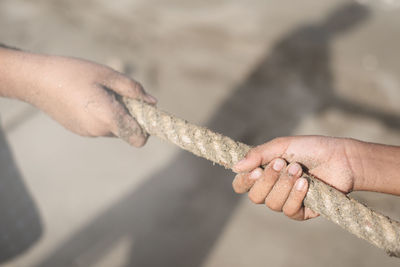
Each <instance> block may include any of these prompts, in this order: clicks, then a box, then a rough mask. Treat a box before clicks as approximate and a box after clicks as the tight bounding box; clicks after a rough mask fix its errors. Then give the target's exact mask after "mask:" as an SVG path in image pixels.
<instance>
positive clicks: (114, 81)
mask: <svg viewBox="0 0 400 267" xmlns="http://www.w3.org/2000/svg"><path fill="white" fill-rule="evenodd" d="M0 59H1V62H2V64H0V81H1V83H0V96H5V97H11V98H16V99H19V100H22V101H25V102H28V103H31V104H32V105H34V106H36V107H38V108H39V109H41V110H43V111H44V112H46V113H47V114H49V115H50V116H51V117H52V118H54V119H55V120H56V121H58V122H59V123H60V124H61V125H63V126H64V127H65V128H67V129H69V130H70V131H72V132H74V133H76V134H79V135H82V136H92V137H97V136H118V137H120V138H121V139H123V140H125V141H127V142H128V143H130V144H131V145H133V146H136V147H140V146H143V145H144V144H145V142H146V140H147V134H146V133H145V132H144V131H143V130H142V129H141V128H140V126H139V125H138V123H137V122H136V121H135V120H134V119H133V118H132V117H131V116H130V115H129V114H128V113H127V111H126V109H125V107H124V106H123V105H122V104H121V103H120V101H119V100H118V97H120V96H126V97H130V98H135V99H141V100H143V101H145V102H148V103H150V104H155V103H156V99H155V98H153V97H152V96H150V95H148V94H146V93H145V91H144V90H143V88H142V86H141V85H140V84H139V83H138V82H136V81H134V80H132V79H131V78H129V77H126V76H124V75H123V74H121V73H119V72H116V71H114V70H112V69H111V68H108V67H106V66H102V65H99V64H96V63H93V62H89V61H85V60H80V59H75V58H68V57H58V56H46V55H39V54H32V53H26V52H22V51H15V50H11V49H6V48H0Z"/></svg>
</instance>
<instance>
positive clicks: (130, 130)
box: [111, 100, 148, 147]
mask: <svg viewBox="0 0 400 267" xmlns="http://www.w3.org/2000/svg"><path fill="white" fill-rule="evenodd" d="M112 108H113V110H112V114H113V118H112V121H111V132H112V133H113V134H114V135H116V136H118V137H119V138H121V139H122V140H124V141H126V142H127V143H129V144H130V145H132V146H135V147H142V146H144V144H145V143H146V141H147V138H148V134H147V133H146V132H145V131H144V130H143V129H142V128H141V127H140V125H139V124H138V123H137V122H136V120H135V119H134V118H133V117H132V116H131V115H129V114H128V113H127V111H126V109H125V108H124V107H123V106H122V104H121V103H119V102H118V101H117V100H113V104H112Z"/></svg>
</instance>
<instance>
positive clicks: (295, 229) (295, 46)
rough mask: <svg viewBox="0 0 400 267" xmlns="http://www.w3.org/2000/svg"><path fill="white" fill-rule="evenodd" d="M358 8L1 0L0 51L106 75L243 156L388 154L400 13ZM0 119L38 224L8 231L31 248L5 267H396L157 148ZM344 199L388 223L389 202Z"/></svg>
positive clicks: (386, 4) (341, 234)
mask: <svg viewBox="0 0 400 267" xmlns="http://www.w3.org/2000/svg"><path fill="white" fill-rule="evenodd" d="M360 2H361V3H362V4H355V3H354V2H350V1H332V0H329V1H315V0H302V1H291V2H282V1H263V0H253V1H251V3H250V2H249V1H241V0H234V1H232V0H231V1H228V0H218V1H216V0H214V1H208V0H207V1H205V0H202V1H200V0H192V1H184V0H172V1H161V0H146V1H145V0H135V1H128V0H118V1H106V0H99V1H90V0H85V1H67V0H59V1H50V0H38V1H28V0H2V1H1V2H0V25H1V27H0V36H1V37H0V41H1V42H3V43H7V44H10V45H14V46H18V47H21V48H23V49H28V50H32V51H36V52H43V53H50V54H60V55H69V56H75V57H82V58H86V59H90V60H94V61H97V62H100V63H103V64H108V65H110V66H113V67H114V68H117V69H119V70H121V71H124V72H126V73H127V74H129V75H131V76H132V77H134V78H136V79H137V80H139V81H141V83H142V84H143V85H144V86H145V88H146V89H147V90H148V91H149V92H151V93H152V94H154V95H155V96H156V97H157V98H158V99H159V106H160V107H161V108H163V109H165V110H168V111H170V112H172V113H174V114H176V115H178V116H180V117H183V118H186V119H188V120H190V121H192V122H194V123H197V124H201V125H206V126H208V127H210V128H212V129H214V130H217V131H219V132H222V133H224V134H226V135H229V136H231V137H233V138H235V139H238V140H241V141H244V142H246V143H248V144H253V145H255V144H259V143H263V142H265V141H267V140H270V139H271V138H273V137H276V136H282V135H283V136H284V135H293V134H324V135H334V136H348V137H354V138H359V139H362V140H366V141H374V142H381V143H386V144H393V145H400V78H399V77H400V54H399V53H398V47H400V5H399V3H398V2H397V1H368V0H366V1H360ZM0 114H1V117H2V121H1V123H2V126H3V129H4V132H5V135H6V137H7V140H8V142H9V145H10V147H11V150H12V151H13V157H14V159H15V161H16V164H17V165H18V169H19V172H20V173H21V175H17V176H18V177H19V178H18V179H20V180H21V181H22V180H23V181H24V183H25V186H26V188H25V190H27V191H28V192H30V194H31V196H32V198H33V199H34V203H35V206H36V207H37V209H38V213H39V214H40V218H41V219H40V220H41V221H40V225H41V227H39V228H37V227H36V228H32V227H33V226H32V225H33V224H30V225H28V226H26V229H25V230H21V231H18V234H19V235H20V236H21V235H22V236H24V235H25V233H27V232H29V231H30V232H31V233H32V231H36V232H37V235H40V238H39V240H38V241H37V242H35V243H34V244H33V245H32V247H31V248H30V249H29V250H26V251H24V252H23V253H20V254H19V256H17V257H15V258H13V259H10V260H9V261H7V262H5V263H3V266H7V267H14V266H204V267H213V266H215V267H222V266H229V267H236V266H322V265H324V266H398V265H399V260H397V259H393V258H389V257H387V256H386V255H385V254H384V253H383V252H382V251H380V250H378V249H376V248H374V247H372V246H371V245H369V244H367V243H366V242H364V241H362V240H359V239H357V238H355V237H353V236H352V235H350V234H348V233H347V232H345V231H343V230H341V229H340V228H339V227H337V226H336V225H334V224H332V223H330V222H329V221H326V220H325V219H322V218H318V219H315V220H312V221H309V222H305V223H299V222H294V221H290V220H288V219H287V218H285V217H284V216H283V215H282V214H278V213H274V212H272V211H269V210H268V209H267V208H265V207H263V206H262V205H260V206H256V205H252V204H251V203H250V201H248V199H247V198H246V197H245V196H244V197H240V196H237V195H235V194H234V193H233V192H232V189H231V185H230V184H231V181H232V178H233V175H232V173H230V172H229V171H226V170H223V169H222V168H219V167H217V166H212V164H210V163H208V162H206V161H205V160H202V159H198V158H196V157H194V156H191V155H190V154H188V153H186V152H182V151H179V150H178V149H177V148H175V147H173V146H172V145H169V144H166V143H163V142H161V141H159V140H157V139H155V138H152V139H150V141H149V143H148V145H147V146H146V147H144V148H143V149H140V150H138V149H133V148H131V147H129V146H128V145H126V144H124V143H123V142H122V141H119V140H114V139H107V138H99V139H88V138H82V137H79V136H75V135H73V134H71V133H69V132H67V131H66V130H64V129H63V128H62V127H61V126H59V125H58V124H57V123H55V122H54V121H52V120H51V119H49V118H48V117H47V116H46V115H45V114H43V113H41V112H40V111H37V110H36V109H34V108H33V107H31V106H29V105H26V104H24V103H19V102H16V101H12V100H5V99H1V100H0ZM11 165H12V164H11ZM11 165H7V166H8V167H9V168H11V167H10V166H11ZM7 166H5V165H3V166H2V169H1V170H0V171H1V173H2V174H1V175H4V174H3V173H4V172H5V170H7ZM354 195H355V197H357V198H358V199H361V200H362V201H363V202H365V203H368V204H369V205H370V206H372V207H374V208H376V209H378V210H380V211H382V212H384V213H385V214H388V215H390V216H392V217H394V218H397V219H400V216H399V212H400V205H399V204H400V199H399V198H398V197H394V196H387V195H382V194H373V193H362V194H361V193H357V194H354ZM17 202H18V199H17V200H16V203H17ZM9 209H10V210H15V206H13V205H10V206H9ZM2 212H3V211H2ZM3 214H4V213H3ZM1 227H2V226H0V228H1ZM30 227H31V228H30ZM19 239H21V237H20V238H19ZM19 239H18V238H16V240H11V241H10V246H11V245H18V240H19Z"/></svg>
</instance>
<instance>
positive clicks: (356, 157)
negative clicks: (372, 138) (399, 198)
mask: <svg viewBox="0 0 400 267" xmlns="http://www.w3.org/2000/svg"><path fill="white" fill-rule="evenodd" d="M353 142H354V143H353V145H352V149H351V151H352V152H351V153H350V154H351V156H350V157H349V160H350V162H351V166H352V168H353V171H354V174H355V177H354V178H355V186H354V190H362V191H375V192H381V193H388V194H394V195H400V147H398V146H389V145H381V144H373V143H366V142H361V141H355V140H354V141H353Z"/></svg>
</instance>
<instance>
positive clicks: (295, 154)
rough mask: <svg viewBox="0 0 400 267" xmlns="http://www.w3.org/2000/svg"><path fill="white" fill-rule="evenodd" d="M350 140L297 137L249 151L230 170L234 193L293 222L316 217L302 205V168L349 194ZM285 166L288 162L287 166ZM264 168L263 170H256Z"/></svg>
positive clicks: (351, 179) (352, 181) (305, 187)
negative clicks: (283, 215)
mask: <svg viewBox="0 0 400 267" xmlns="http://www.w3.org/2000/svg"><path fill="white" fill-rule="evenodd" d="M352 142H354V140H351V139H341V138H330V137H323V136H299V137H283V138H277V139H274V140H272V141H270V142H268V143H265V144H263V145H260V146H258V147H256V148H253V149H252V150H250V152H249V153H248V154H247V156H246V158H245V159H244V160H242V161H240V162H238V163H237V164H236V165H235V166H234V171H235V172H237V173H239V174H238V175H237V176H236V177H235V180H234V181H233V188H234V190H235V191H236V192H237V193H245V192H248V196H249V198H250V200H251V201H252V202H254V203H256V204H261V203H265V204H266V205H267V206H268V207H269V208H270V209H272V210H274V211H283V212H284V214H285V215H287V216H288V217H290V218H292V219H296V220H306V219H310V218H314V217H316V216H318V214H317V213H315V212H313V211H311V210H310V209H308V208H305V207H304V206H303V205H302V202H303V199H304V197H305V195H306V193H307V190H308V184H307V180H306V179H304V178H300V177H301V175H302V172H303V170H302V166H301V165H300V164H299V163H301V164H302V165H303V166H305V167H306V168H308V172H309V173H310V174H312V175H314V176H315V177H317V178H319V179H321V180H322V181H324V182H325V183H327V184H329V185H331V186H333V187H335V188H336V189H338V190H340V191H342V192H344V193H349V192H351V191H352V190H354V189H355V185H356V183H355V182H356V181H355V178H354V177H355V175H354V173H353V168H352V166H351V165H350V161H351V159H349V157H348V151H347V150H349V149H351V147H352V146H353V145H352ZM287 162H290V164H289V165H287ZM264 165H266V166H265V168H264V170H263V169H262V168H260V166H264Z"/></svg>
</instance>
